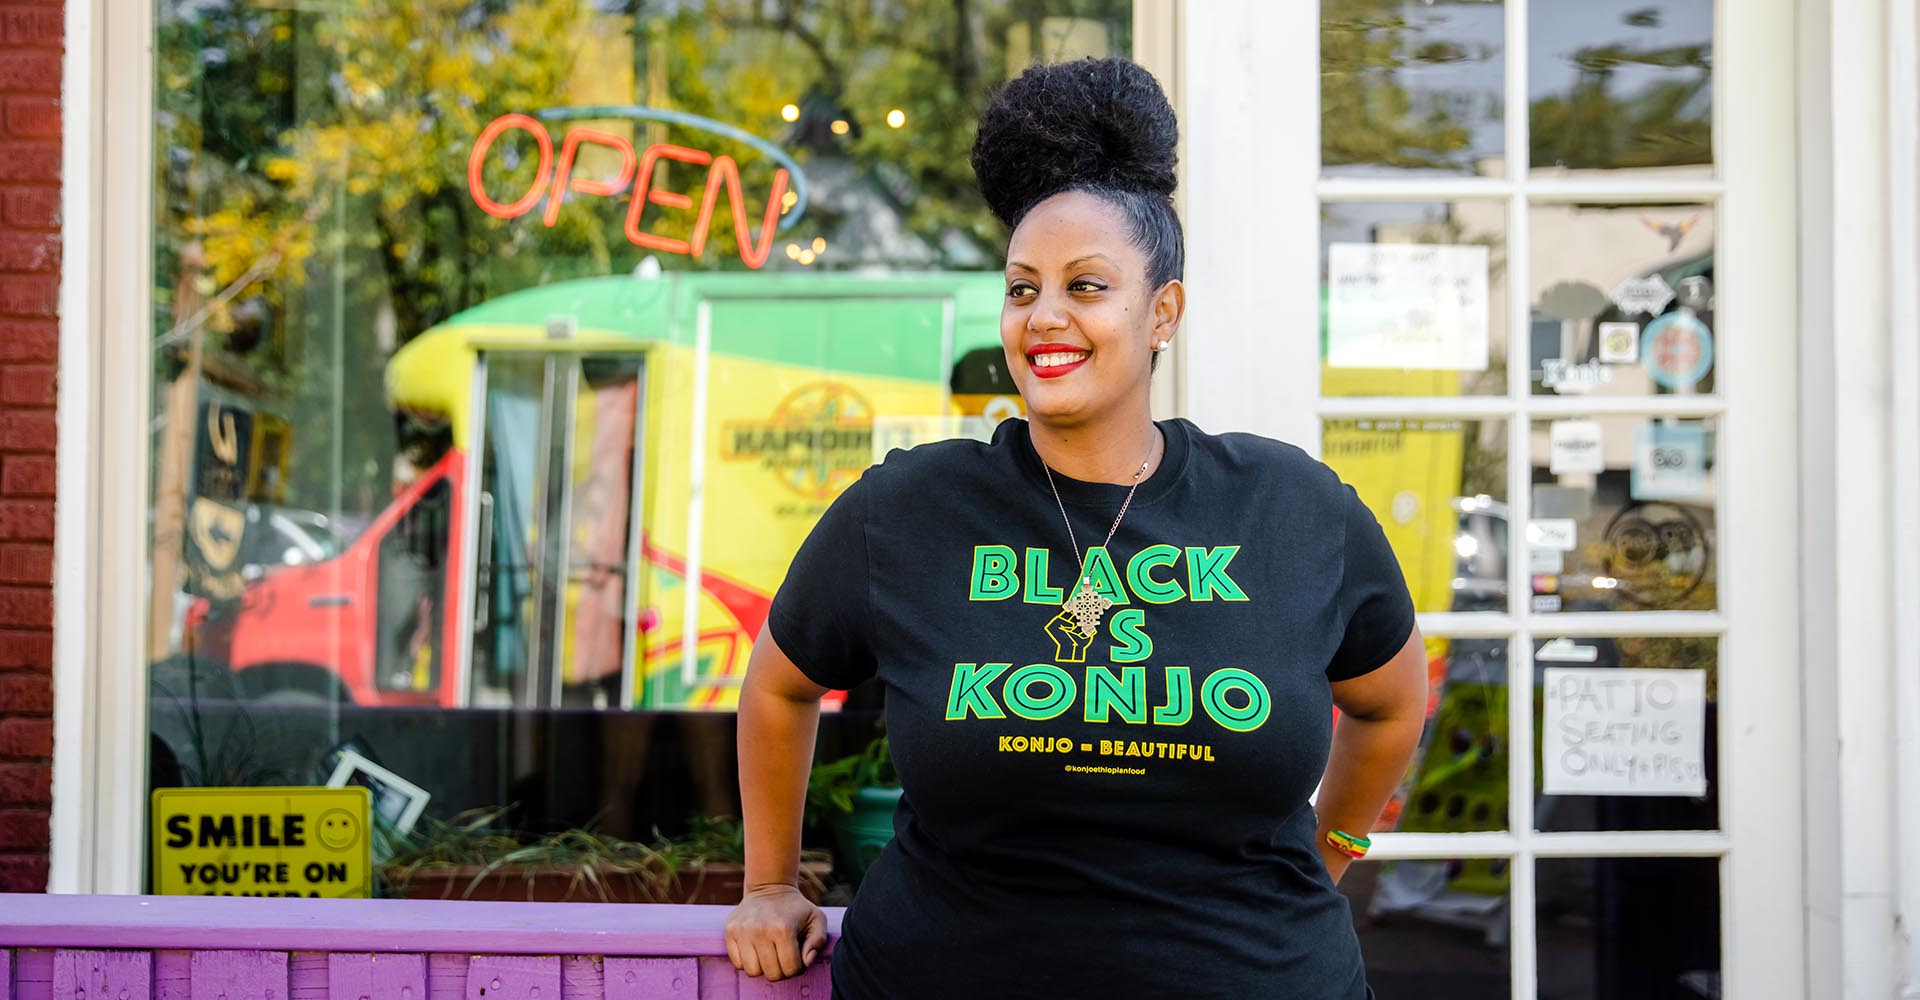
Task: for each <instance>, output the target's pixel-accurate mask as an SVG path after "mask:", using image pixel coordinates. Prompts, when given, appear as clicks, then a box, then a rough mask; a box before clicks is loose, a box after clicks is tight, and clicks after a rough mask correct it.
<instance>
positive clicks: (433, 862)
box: [380, 809, 832, 904]
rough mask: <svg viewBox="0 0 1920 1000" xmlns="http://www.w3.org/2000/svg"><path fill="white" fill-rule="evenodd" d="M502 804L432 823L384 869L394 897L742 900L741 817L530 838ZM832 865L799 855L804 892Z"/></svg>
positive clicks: (821, 888)
mask: <svg viewBox="0 0 1920 1000" xmlns="http://www.w3.org/2000/svg"><path fill="white" fill-rule="evenodd" d="M505 812H506V810H504V809H494V810H479V811H474V812H469V813H463V814H461V815H460V816H458V817H455V818H454V820H453V822H450V823H448V822H439V821H426V822H424V823H423V827H425V829H424V831H416V833H414V834H413V835H411V836H409V837H407V838H406V839H405V841H404V842H403V843H402V844H401V845H400V846H399V849H398V850H397V851H396V852H395V853H394V855H393V856H392V857H390V858H389V859H388V860H387V861H386V862H385V863H383V864H382V865H381V866H380V873H381V876H382V878H383V879H384V880H385V882H386V884H387V886H388V887H389V892H391V893H392V894H394V895H399V896H404V897H407V898H410V899H478V900H527V901H532V902H604V903H713V904H731V903H737V902H739V901H740V894H741V891H742V887H743V885H744V883H745V876H746V866H745V863H744V862H745V851H744V849H743V845H742V838H741V833H740V824H739V821H737V820H724V819H712V818H708V817H698V818H696V819H695V820H694V821H693V824H692V830H691V832H690V833H689V834H688V836H686V837H685V838H682V839H680V840H669V839H667V838H665V837H657V838H656V839H655V840H654V842H653V843H651V844H642V843H637V842H634V841H627V840H620V839H617V838H614V837H608V836H605V835H602V834H599V833H596V832H594V831H592V830H585V829H573V830H563V831H560V832H558V833H552V834H547V835H545V836H540V837H526V836H522V835H519V834H516V833H513V832H511V831H508V830H505V829H503V828H502V827H501V825H500V822H499V821H500V818H501V816H502V815H503V814H504V813H505ZM831 871H832V863H831V861H830V860H829V859H828V858H827V857H825V856H824V855H823V854H821V853H820V852H808V853H806V854H803V855H802V857H801V865H800V889H801V892H803V893H805V894H806V895H807V897H808V898H809V899H812V900H815V901H817V900H818V899H819V898H820V896H821V895H822V894H823V893H824V892H825V890H826V879H825V877H826V875H827V874H828V873H830V872H831Z"/></svg>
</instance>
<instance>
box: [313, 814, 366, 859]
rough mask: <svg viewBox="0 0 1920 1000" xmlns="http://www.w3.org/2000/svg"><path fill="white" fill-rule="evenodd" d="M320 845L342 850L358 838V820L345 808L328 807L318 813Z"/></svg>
mask: <svg viewBox="0 0 1920 1000" xmlns="http://www.w3.org/2000/svg"><path fill="white" fill-rule="evenodd" d="M318 836H319V838H320V845H321V846H322V847H326V848H329V849H331V850H335V851H344V850H346V849H347V848H349V847H352V846H353V845H354V842H355V841H358V840H359V839H360V821H359V820H358V819H355V818H354V815H353V814H352V813H350V812H348V811H346V810H345V809H329V810H327V811H326V812H324V813H321V814H320V829H319V833H318Z"/></svg>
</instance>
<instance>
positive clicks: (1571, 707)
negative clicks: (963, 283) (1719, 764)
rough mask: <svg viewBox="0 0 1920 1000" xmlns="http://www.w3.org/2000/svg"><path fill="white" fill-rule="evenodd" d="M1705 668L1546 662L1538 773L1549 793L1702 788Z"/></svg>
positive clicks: (1678, 792) (1685, 792)
mask: <svg viewBox="0 0 1920 1000" xmlns="http://www.w3.org/2000/svg"><path fill="white" fill-rule="evenodd" d="M1706 692H1707V674H1706V671H1704V670H1634V669H1625V668H1620V667H1599V668H1591V667H1548V668H1546V669H1545V670H1544V671H1543V679H1542V682H1541V687H1540V697H1541V702H1542V704H1543V705H1544V708H1545V718H1544V720H1543V722H1542V725H1541V736H1540V776H1541V781H1542V788H1543V789H1544V790H1545V792H1546V794H1548V795H1634V796H1638V795H1705V794H1706V791H1707V758H1706V705H1707V697H1706Z"/></svg>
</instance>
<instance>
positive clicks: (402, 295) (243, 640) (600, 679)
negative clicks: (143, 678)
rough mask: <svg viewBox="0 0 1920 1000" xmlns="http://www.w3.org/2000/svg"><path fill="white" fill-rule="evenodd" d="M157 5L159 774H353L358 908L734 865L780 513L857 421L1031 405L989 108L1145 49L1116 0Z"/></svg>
mask: <svg viewBox="0 0 1920 1000" xmlns="http://www.w3.org/2000/svg"><path fill="white" fill-rule="evenodd" d="M157 15H158V16H157V29H156V31H157V34H156V38H155V45H156V56H157V64H158V79H157V81H156V83H157V86H156V95H157V96H156V101H157V106H156V108H155V117H154V127H155V143H156V154H157V160H158V163H159V167H160V169H159V173H158V176H157V177H156V184H157V188H156V198H155V202H156V231H157V237H156V257H155V262H154V263H155V285H154V288H153V289H152V295H153V308H154V324H155V329H156V337H157V339H156V341H155V343H156V348H155V356H154V400H155V411H154V414H153V418H154V420H153V426H154V428H155V430H154V440H153V449H152V453H153V455H154V456H155V457H154V465H153V468H152V483H153V493H152V496H151V522H152V526H153V528H152V532H153V533H152V540H151V544H152V565H153V576H152V579H151V581H150V587H149V592H150V594H151V613H150V626H151V627H150V628H149V633H148V648H149V659H150V661H151V663H152V669H151V671H150V676H151V690H152V697H151V702H150V705H151V717H152V730H153V732H152V736H153V740H152V784H153V786H154V787H156V788H158V787H175V786H203V787H211V786H234V785H265V784H273V785H310V784H319V783H323V782H326V781H329V780H331V781H334V782H335V783H342V782H344V783H351V784H364V785H368V786H369V787H370V788H372V789H373V791H374V795H373V803H374V817H373V827H374V831H373V832H374V837H373V853H374V857H375V860H376V861H378V860H380V859H383V858H385V859H390V860H392V862H393V863H392V864H390V865H388V866H387V867H386V868H384V869H381V872H380V874H382V875H383V879H382V880H381V881H380V882H379V883H378V884H379V885H381V886H382V890H381V891H387V892H397V891H401V890H402V889H403V888H404V884H403V883H404V881H405V879H404V878H403V877H402V876H404V875H406V874H408V872H409V871H411V872H413V873H415V874H417V873H418V872H419V871H421V870H422V868H421V867H420V866H421V864H423V863H426V862H430V861H439V862H446V863H448V864H456V863H473V864H479V865H484V864H486V863H488V861H489V860H490V859H489V858H488V857H487V855H486V850H488V849H492V850H494V852H495V854H500V853H503V852H504V849H502V848H501V845H502V844H503V843H508V844H512V843H516V842H517V843H518V844H519V845H520V846H522V847H527V846H531V847H534V848H536V853H539V854H540V856H541V857H543V858H545V859H547V860H550V861H555V862H556V863H560V862H564V863H580V864H598V863H601V862H605V863H606V864H610V865H613V866H614V867H615V868H616V869H619V870H621V871H623V872H625V874H626V875H627V876H629V878H628V881H633V882H637V883H639V884H640V886H641V888H640V890H639V891H640V893H641V895H642V896H644V897H646V898H668V897H670V896H671V895H672V893H671V892H669V891H668V889H669V888H670V887H665V886H663V885H662V884H661V883H660V881H659V880H657V879H654V880H650V879H649V877H643V876H645V875H646V873H648V872H652V871H653V869H651V868H648V867H647V866H648V865H649V864H652V863H654V862H653V861H652V860H648V859H656V860H657V859H659V858H662V857H671V858H674V859H678V861H679V862H685V861H687V860H688V859H694V860H696V861H698V860H713V859H724V858H727V857H729V856H736V855H737V852H738V830H737V825H735V826H730V825H729V817H732V816H735V815H737V812H738V799H737V795H736V792H735V791H734V776H733V774H732V770H731V768H732V763H731V761H732V742H733V741H732V734H731V726H732V716H731V710H732V708H733V706H734V704H735V703H736V701H737V697H738V690H739V684H740V680H741V677H742V674H743V672H744V670H745V667H746V662H747V656H748V653H749V651H750V649H751V645H752V641H753V638H754V636H755V635H756V634H757V632H758V630H759V627H760V625H761V623H762V621H763V620H764V618H765V615H766V610H767V605H768V602H769V600H770V598H771V595H772V593H773V591H774V589H775V588H776V587H777V586H778V584H779V583H780V580H781V578H782V576H783V575H784V573H785V570H786V565H787V561H788V560H789V559H790V558H791V556H792V554H793V552H794V551H795V549H796V548H797V547H798V545H799V543H800V541H801V539H802V538H804V537H805V535H806V533H807V531H808V529H809V528H810V527H811V525H812V524H813V522H814V521H815V520H816V519H817V518H818V517H819V515H820V514H821V512H822V511H824V510H825V508H826V506H827V505H828V504H830V503H831V502H832V500H833V499H834V498H835V497H836V496H838V495H839V493H840V492H841V491H842V490H844V489H845V488H846V486H847V485H848V484H849V483H850V482H852V481H853V480H854V479H855V478H857V477H858V476H859V474H860V472H861V470H862V469H864V468H865V467H866V466H867V465H869V464H870V463H871V462H873V461H874V460H875V459H876V458H877V457H879V456H881V455H883V454H884V453H885V451H886V450H888V449H890V448H892V447H897V446H903V445H911V444H914V443H918V442H921V441H926V440H933V439H938V438H942V437H951V436H956V435H974V436H984V434H986V433H987V432H988V431H989V430H990V429H991V427H992V425H993V423H995V422H997V421H998V420H999V419H1001V418H1004V417H1006V416H1009V415H1017V414H1019V413H1020V412H1021V405H1020V402H1019V398H1018V395H1017V394H1016V393H1015V391H1014V389H1013V387H1012V385H1011V384H1010V382H1009V381H1008V380H1007V378H1006V376H1005V374H1004V370H1003V368H1002V367H1001V366H998V365H995V364H992V363H991V361H992V360H993V358H995V357H997V356H998V354H999V351H1000V348H999V344H998V311H999V301H1000V295H1001V288H1000V278H999V268H1000V266H1001V263H1002V254H1003V252H1004V247H1005V234H1004V232H1003V231H1002V230H1001V228H1000V227H999V225H998V223H997V222H995V221H994V219H993V217H992V215H991V213H989V212H988V210H987V208H986V206H985V204H984V203H983V202H982V201H981V200H980V198H979V196H978V194H977V193H976V192H975V190H974V180H973V174H972V170H971V168H970V167H969V165H968V160H967V151H968V149H969V147H970V145H971V143H972V139H973V124H974V122H975V120H976V119H977V116H978V112H979V109H980V107H981V105H982V103H983V102H984V100H985V98H986V95H987V93H988V92H989V90H990V89H991V88H992V87H993V86H994V85H996V84H997V83H998V82H1000V81H1003V80H1005V79H1007V78H1008V77H1009V76H1011V75H1014V74H1017V73H1019V72H1020V71H1021V70H1022V69H1023V68H1024V67H1026V66H1027V65H1030V64H1032V63H1035V62H1039V61H1057V60H1064V59H1072V58H1078V57H1082V56H1105V55H1114V54H1128V53H1130V52H1131V51H1132V46H1133V38H1132V24H1133V16H1132V11H1131V6H1130V4H1129V3H1128V2H1127V0H1044V2H1016V0H984V2H977V3H972V4H963V5H958V6H956V5H951V4H944V3H933V2H923V0H887V2H881V3H872V2H865V0H860V2H854V0H845V2H841V0H818V2H800V3H782V4H766V3H758V2H747V0H705V2H698V0H675V2H665V3H638V2H632V0H425V2H421V0H407V2H398V0H391V2H389V0H366V2H361V3H353V4H335V5H299V4H282V3H266V2H255V0H191V2H189V0H158V7H157ZM875 698H876V694H875V693H874V692H864V691H856V692H852V693H850V694H847V695H836V696H831V697H830V699H829V702H830V707H831V708H834V709H836V711H834V712H832V713H830V714H829V715H828V716H827V721H826V723H825V724H824V726H823V736H822V741H821V742H822V747H823V751H822V752H823V754H824V755H827V756H833V755H837V754H840V753H853V752H857V751H859V750H860V749H861V748H863V747H865V746H867V745H868V742H869V740H870V739H871V738H872V737H873V736H874V734H875V724H876V722H877V719H878V712H877V704H876V701H875ZM508 837H513V838H517V840H516V841H509V840H505V838H508ZM543 838H544V839H543ZM831 840H832V836H831V834H830V833H828V832H827V830H826V828H825V825H824V821H823V822H822V824H820V825H818V826H816V827H814V828H810V830H809V832H808V846H809V847H810V848H813V847H821V848H825V847H829V846H830V842H831ZM648 851H651V852H654V853H652V854H649V853H647V852H648ZM596 859H597V860H596ZM156 860H157V859H156ZM409 865H410V866H411V867H410V868H409V867H408V866H409ZM622 865H625V866H626V867H625V868H621V867H620V866H622ZM851 874H852V872H851V871H850V869H849V868H848V867H847V866H842V867H841V868H840V869H839V870H837V871H830V872H829V873H827V874H825V875H824V876H823V877H824V878H825V879H826V881H827V882H828V883H834V882H841V881H846V880H848V879H850V877H851ZM448 885H450V887H448V886H446V885H443V886H441V887H436V888H434V889H433V892H434V893H435V894H439V893H441V892H448V893H451V894H454V895H461V894H466V893H469V892H471V891H474V890H483V889H484V888H485V886H484V884H483V883H481V882H465V883H460V884H448ZM529 885H530V884H529ZM202 888H203V889H204V890H205V891H216V892H226V891H246V890H247V889H248V888H250V887H248V886H242V885H212V886H205V887H202ZM531 891H532V890H531V888H523V887H520V886H518V884H517V883H516V884H515V885H514V887H513V888H511V890H510V892H511V893H515V894H519V895H520V897H521V898H526V896H527V894H528V893H530V892H531ZM732 891H733V892H734V893H735V894H736V898H737V891H738V889H737V886H735V887H733V889H732Z"/></svg>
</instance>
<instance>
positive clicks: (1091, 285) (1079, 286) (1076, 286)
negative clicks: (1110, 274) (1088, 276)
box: [1067, 280, 1107, 292]
mask: <svg viewBox="0 0 1920 1000" xmlns="http://www.w3.org/2000/svg"><path fill="white" fill-rule="evenodd" d="M1106 288H1107V286H1105V285H1102V284H1100V283H1099V282H1097V281H1084V280H1083V281H1076V282H1074V283H1073V284H1071V285H1068V286H1067V290H1068V291H1074V292H1104V291H1106Z"/></svg>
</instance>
